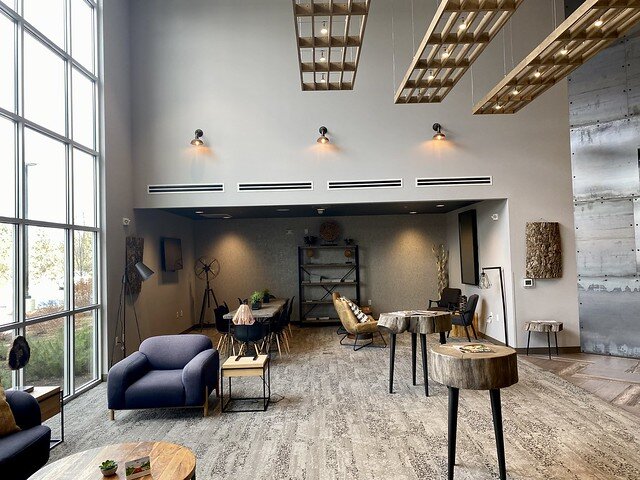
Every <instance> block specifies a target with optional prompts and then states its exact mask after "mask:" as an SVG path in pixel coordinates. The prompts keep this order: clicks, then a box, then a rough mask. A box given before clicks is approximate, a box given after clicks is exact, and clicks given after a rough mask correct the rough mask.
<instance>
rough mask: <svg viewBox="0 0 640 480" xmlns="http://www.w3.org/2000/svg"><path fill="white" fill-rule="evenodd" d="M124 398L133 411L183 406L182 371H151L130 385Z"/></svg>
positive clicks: (127, 406)
mask: <svg viewBox="0 0 640 480" xmlns="http://www.w3.org/2000/svg"><path fill="white" fill-rule="evenodd" d="M124 397H125V405H126V408H132V409H133V408H162V407H176V406H182V405H184V404H185V403H184V398H185V397H184V386H183V384H182V370H151V371H150V372H148V373H147V374H145V375H144V376H143V377H142V378H140V379H139V380H137V381H136V382H134V383H133V384H132V385H130V386H129V387H128V388H127V390H126V392H125V395H124ZM203 403H204V402H203Z"/></svg>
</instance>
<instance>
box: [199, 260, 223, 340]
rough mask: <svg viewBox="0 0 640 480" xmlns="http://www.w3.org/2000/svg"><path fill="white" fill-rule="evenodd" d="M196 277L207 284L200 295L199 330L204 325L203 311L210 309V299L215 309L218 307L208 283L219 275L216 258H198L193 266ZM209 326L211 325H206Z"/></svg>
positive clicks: (218, 264)
mask: <svg viewBox="0 0 640 480" xmlns="http://www.w3.org/2000/svg"><path fill="white" fill-rule="evenodd" d="M195 272H196V277H198V278H199V279H200V280H206V282H207V284H206V287H205V289H204V294H203V295H202V308H200V321H199V322H198V323H199V325H200V330H202V327H203V326H204V325H205V323H204V315H205V310H206V309H208V308H211V298H213V301H214V302H215V304H216V308H218V307H219V306H220V305H218V299H217V298H216V294H215V293H213V289H212V288H211V283H210V281H211V280H213V279H214V278H216V277H217V276H218V274H219V273H220V262H218V260H217V259H216V258H214V259H211V258H207V257H200V258H199V259H198V260H196V265H195ZM208 325H211V324H208Z"/></svg>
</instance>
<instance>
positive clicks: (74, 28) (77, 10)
mask: <svg viewBox="0 0 640 480" xmlns="http://www.w3.org/2000/svg"><path fill="white" fill-rule="evenodd" d="M94 39H95V37H94V30H93V7H91V6H90V5H89V4H88V3H87V2H85V1H84V0H71V56H72V57H73V58H74V59H76V60H77V61H78V62H79V63H80V64H82V66H83V67H85V68H86V69H87V70H89V71H91V72H93V71H94V63H95V62H94V57H93V52H94V51H95V48H94V45H95V43H94V42H95V40H94Z"/></svg>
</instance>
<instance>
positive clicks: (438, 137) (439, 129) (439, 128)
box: [433, 123, 447, 140]
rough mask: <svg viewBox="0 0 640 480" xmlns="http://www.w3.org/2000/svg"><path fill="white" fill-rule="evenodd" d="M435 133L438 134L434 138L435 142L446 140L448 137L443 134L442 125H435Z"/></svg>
mask: <svg viewBox="0 0 640 480" xmlns="http://www.w3.org/2000/svg"><path fill="white" fill-rule="evenodd" d="M433 131H434V132H436V134H435V135H434V136H433V139H434V140H445V139H446V138H447V136H446V135H445V134H444V133H442V125H440V124H439V123H434V124H433Z"/></svg>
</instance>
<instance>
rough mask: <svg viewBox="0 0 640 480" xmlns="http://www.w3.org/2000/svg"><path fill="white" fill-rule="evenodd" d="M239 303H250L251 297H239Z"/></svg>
mask: <svg viewBox="0 0 640 480" xmlns="http://www.w3.org/2000/svg"><path fill="white" fill-rule="evenodd" d="M238 303H239V304H240V305H244V304H245V303H247V304H248V303H249V299H248V298H245V299H244V300H243V299H241V298H240V297H238Z"/></svg>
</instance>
